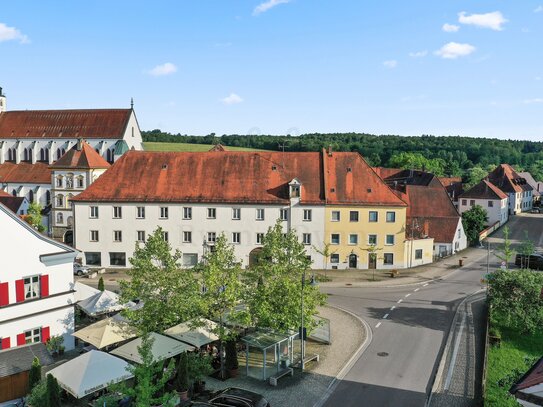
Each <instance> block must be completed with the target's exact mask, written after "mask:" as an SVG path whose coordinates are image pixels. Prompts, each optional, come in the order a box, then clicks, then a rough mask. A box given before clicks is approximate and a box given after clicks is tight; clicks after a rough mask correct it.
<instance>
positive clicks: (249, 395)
mask: <svg viewBox="0 0 543 407" xmlns="http://www.w3.org/2000/svg"><path fill="white" fill-rule="evenodd" d="M207 403H209V404H210V405H212V406H221V407H270V403H268V400H266V399H265V398H264V397H263V396H262V395H261V394H258V393H254V392H252V391H249V390H244V389H239V388H237V387H229V388H227V389H224V390H221V391H219V392H217V393H215V394H213V395H212V396H211V398H210V399H209V400H208V401H207ZM204 405H205V404H204Z"/></svg>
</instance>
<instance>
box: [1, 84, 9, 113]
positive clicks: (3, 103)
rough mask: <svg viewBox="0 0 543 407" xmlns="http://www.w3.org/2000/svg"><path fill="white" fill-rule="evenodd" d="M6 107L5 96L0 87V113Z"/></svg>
mask: <svg viewBox="0 0 543 407" xmlns="http://www.w3.org/2000/svg"><path fill="white" fill-rule="evenodd" d="M6 109H7V106H6V96H5V95H4V94H3V93H2V88H0V113H2V112H5V111H6Z"/></svg>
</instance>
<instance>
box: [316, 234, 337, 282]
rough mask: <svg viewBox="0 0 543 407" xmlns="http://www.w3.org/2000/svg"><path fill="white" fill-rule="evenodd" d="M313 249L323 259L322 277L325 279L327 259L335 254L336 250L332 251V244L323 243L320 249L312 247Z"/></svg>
mask: <svg viewBox="0 0 543 407" xmlns="http://www.w3.org/2000/svg"><path fill="white" fill-rule="evenodd" d="M313 249H315V251H316V252H317V253H319V254H320V255H321V256H322V257H324V277H325V278H326V277H327V276H326V272H327V270H328V259H329V258H330V256H331V255H332V254H334V253H336V252H337V250H332V244H331V243H327V242H324V243H323V246H322V248H318V247H317V246H313Z"/></svg>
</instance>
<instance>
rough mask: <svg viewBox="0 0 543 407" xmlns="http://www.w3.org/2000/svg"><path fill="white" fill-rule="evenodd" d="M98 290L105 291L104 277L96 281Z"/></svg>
mask: <svg viewBox="0 0 543 407" xmlns="http://www.w3.org/2000/svg"><path fill="white" fill-rule="evenodd" d="M98 289H99V290H100V291H104V290H105V287H104V277H100V279H99V280H98Z"/></svg>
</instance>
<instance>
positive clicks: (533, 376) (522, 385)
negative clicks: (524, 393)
mask: <svg viewBox="0 0 543 407" xmlns="http://www.w3.org/2000/svg"><path fill="white" fill-rule="evenodd" d="M542 383H543V357H542V358H540V359H539V360H538V361H537V362H536V363H535V364H534V365H533V366H532V367H531V368H530V370H528V371H527V372H526V374H525V375H524V376H522V377H521V378H520V379H519V380H518V381H517V382H516V383H515V384H514V385H513V387H511V390H510V392H511V393H512V394H515V393H516V392H517V391H519V390H523V389H527V388H529V387H533V386H537V385H539V384H542Z"/></svg>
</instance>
